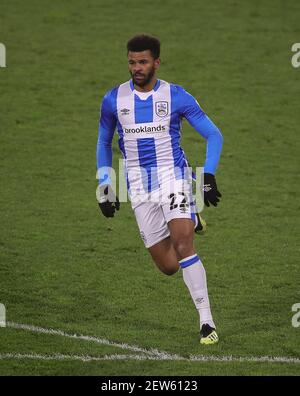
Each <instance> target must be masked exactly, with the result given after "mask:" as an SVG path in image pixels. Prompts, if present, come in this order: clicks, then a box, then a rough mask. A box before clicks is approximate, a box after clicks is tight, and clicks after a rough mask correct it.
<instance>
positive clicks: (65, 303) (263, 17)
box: [0, 0, 300, 375]
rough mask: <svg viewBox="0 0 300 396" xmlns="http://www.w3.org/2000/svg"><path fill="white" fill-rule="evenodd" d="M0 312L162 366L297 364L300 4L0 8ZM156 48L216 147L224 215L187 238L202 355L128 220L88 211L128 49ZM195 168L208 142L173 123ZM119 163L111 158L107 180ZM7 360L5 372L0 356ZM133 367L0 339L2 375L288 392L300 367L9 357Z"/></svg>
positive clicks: (29, 337)
mask: <svg viewBox="0 0 300 396" xmlns="http://www.w3.org/2000/svg"><path fill="white" fill-rule="evenodd" d="M0 9H1V12H0V42H2V43H3V44H5V46H6V55H7V60H6V64H7V67H6V68H0V108H1V111H0V136H1V144H0V150H1V155H0V162H1V168H0V169H1V172H0V174H1V194H0V213H1V234H0V260H1V265H0V303H3V304H5V306H6V314H7V320H8V322H14V323H19V324H27V325H33V326H39V327H42V328H45V329H49V328H53V329H57V330H61V331H64V332H66V333H70V334H74V333H76V334H83V335H90V336H94V337H98V338H102V339H107V340H110V341H112V342H114V343H126V344H128V345H137V346H139V347H140V348H143V349H151V348H157V349H158V350H162V351H165V352H168V353H170V354H177V355H179V356H181V357H185V358H188V357H189V356H191V355H204V356H207V357H210V356H211V357H216V356H219V357H226V356H227V357H228V356H233V357H244V358H247V357H253V356H254V357H262V356H269V357H282V356H284V357H290V358H299V355H300V327H298V328H296V327H293V326H292V316H293V312H292V308H291V307H292V305H293V304H295V303H300V290H299V283H300V282H299V280H300V279H299V278H300V277H299V240H298V237H299V194H300V191H299V185H300V183H299V124H300V118H299V114H300V112H299V97H300V96H299V94H300V68H293V67H292V65H291V57H292V52H291V47H292V45H293V43H295V42H300V28H299V16H300V4H299V1H297V0H291V1H289V2H283V1H279V0H263V1H258V0H257V1H251V2H250V1H244V2H239V1H237V0H229V1H221V0H216V1H214V2H210V1H196V0H193V1H189V2H186V1H183V0H174V1H172V0H167V1H158V0H153V1H151V2H140V1H135V0H127V1H117V0H101V1H96V0H88V1H83V0H82V1H80V0H73V1H70V2H61V1H58V0H51V1H50V0H44V1H38V0H28V1H26V2H24V1H21V0H12V1H11V0H9V1H8V0H2V1H1V6H0ZM139 32H147V33H150V34H154V35H157V36H158V37H160V39H161V41H162V54H161V55H162V56H161V57H162V65H161V69H160V72H159V77H160V78H162V79H165V80H167V81H170V82H174V83H177V84H180V85H183V86H184V87H185V88H186V89H187V90H188V91H190V92H191V93H192V94H193V95H194V96H195V97H197V99H198V101H199V103H200V104H201V106H202V107H203V109H204V110H205V111H206V112H207V114H208V115H209V116H210V117H211V118H212V120H213V121H214V122H215V123H216V124H217V125H218V126H219V127H220V129H221V130H222V133H223V135H224V149H223V154H222V158H221V162H220V165H219V169H218V173H217V181H218V186H219V188H220V191H221V192H222V193H223V199H222V203H221V205H220V206H219V207H218V208H216V209H215V208H208V209H205V211H204V217H205V219H206V221H207V224H208V229H207V233H206V235H204V236H202V237H196V241H195V244H196V247H197V252H198V254H199V255H200V257H201V258H202V260H203V263H204V265H205V267H206V271H207V277H208V287H209V293H210V300H211V305H212V310H213V314H214V318H215V321H216V324H217V326H218V332H219V336H220V343H219V344H218V345H217V346H213V347H203V346H200V345H199V343H198V317H197V312H196V311H195V309H194V306H193V304H192V301H191V299H190V296H189V294H188V290H187V289H186V287H185V285H184V284H183V281H182V274H181V273H180V272H179V273H178V274H176V275H175V276H173V277H166V276H164V275H162V274H161V273H159V271H158V270H157V269H156V268H155V266H154V264H153V263H152V262H151V260H150V256H149V254H148V252H147V251H146V250H145V248H144V246H143V243H142V241H141V240H140V237H139V234H138V230H137V225H136V222H135V219H134V216H133V213H132V211H131V208H130V203H127V204H122V205H121V210H120V212H119V213H118V214H117V216H116V217H115V218H114V219H113V220H111V219H106V218H104V217H102V216H100V213H98V207H97V203H96V199H95V190H96V185H97V183H96V179H95V176H96V166H95V145H96V140H97V126H98V111H99V104H100V101H101V98H102V96H103V94H104V93H105V92H106V91H107V90H108V89H110V88H111V87H113V86H114V85H116V84H118V83H120V82H123V81H126V80H127V79H128V77H129V75H128V71H127V63H126V51H125V44H126V41H127V39H128V38H130V37H131V36H132V35H134V34H136V33H139ZM182 145H183V148H184V150H185V152H186V154H187V155H188V158H189V160H190V162H191V163H192V165H193V166H196V165H198V166H201V165H202V164H203V159H204V155H205V141H204V140H203V139H202V138H201V137H200V136H199V135H198V134H197V133H196V132H194V131H193V130H192V128H191V127H190V126H189V125H188V124H187V123H185V124H184V131H183V136H182ZM119 157H120V154H119V151H118V149H117V144H116V139H115V141H114V164H115V166H117V165H118V158H119ZM8 353H10V354H13V355H11V357H10V358H8V357H7V355H6V358H5V355H4V354H8ZM58 353H60V354H64V355H72V356H73V355H77V356H80V355H82V356H86V355H88V356H94V357H101V356H104V355H111V354H133V353H134V352H132V351H128V350H126V351H124V350H120V349H118V348H117V347H115V346H107V345H101V344H97V343H93V342H84V341H81V340H78V339H71V338H66V337H62V336H59V335H50V334H42V333H35V332H31V331H25V330H22V329H15V328H12V327H9V326H8V327H6V328H0V356H1V359H0V374H2V375H15V374H25V375H32V374H62V375H63V374H66V375H69V374H70V375H71V374H75V375H89V374H91V375H133V374H134V375H217V374H223V375H227V374H230V375H232V374H233V375H299V374H300V365H299V363H298V364H297V363H296V364H295V363H293V364H292V363H271V362H250V361H249V362H248V361H243V362H236V361H234V362H215V361H211V362H195V361H194V362H193V361H190V360H187V361H184V360H183V361H176V360H167V361H152V360H142V361H138V360H126V359H125V360H123V361H117V360H112V361H90V362H83V361H74V360H72V359H71V358H70V359H69V360H68V359H67V360H63V361H59V360H51V361H48V360H42V359H29V358H27V359H25V358H24V359H16V358H13V356H15V355H14V354H40V355H42V356H50V355H51V356H53V355H54V354H58Z"/></svg>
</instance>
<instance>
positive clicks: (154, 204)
mask: <svg viewBox="0 0 300 396" xmlns="http://www.w3.org/2000/svg"><path fill="white" fill-rule="evenodd" d="M160 192H161V191H160ZM157 193H158V192H157ZM154 195H155V194H154ZM163 195H164V198H163V199H160V200H155V199H152V200H151V199H150V200H144V202H140V203H139V204H137V205H134V206H133V210H134V214H135V217H136V221H137V224H138V227H139V230H140V234H141V238H142V240H143V241H144V244H145V246H146V248H149V247H151V246H153V245H155V244H156V243H158V242H160V241H162V240H163V239H165V238H167V237H168V236H169V235H170V232H169V228H168V222H169V221H171V220H172V219H191V220H193V221H195V205H194V201H193V194H192V191H191V188H189V187H187V186H185V188H184V189H183V188H182V181H180V182H178V183H176V184H175V186H173V190H172V192H170V191H168V193H167V194H163Z"/></svg>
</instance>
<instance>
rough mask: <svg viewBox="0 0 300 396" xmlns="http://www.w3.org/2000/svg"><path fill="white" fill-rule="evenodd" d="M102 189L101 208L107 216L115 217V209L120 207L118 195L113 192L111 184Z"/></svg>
mask: <svg viewBox="0 0 300 396" xmlns="http://www.w3.org/2000/svg"><path fill="white" fill-rule="evenodd" d="M99 189H100V194H99V195H100V197H99V202H98V204H99V208H100V210H101V212H102V213H103V215H104V216H105V217H114V215H115V210H119V209H120V202H119V199H118V197H117V196H116V195H115V193H114V192H113V189H112V188H111V186H110V185H109V184H105V185H103V186H101V187H99Z"/></svg>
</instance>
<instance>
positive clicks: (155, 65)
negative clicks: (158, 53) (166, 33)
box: [154, 58, 160, 69]
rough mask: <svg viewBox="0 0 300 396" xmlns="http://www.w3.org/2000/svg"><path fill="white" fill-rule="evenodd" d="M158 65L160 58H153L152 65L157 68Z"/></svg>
mask: <svg viewBox="0 0 300 396" xmlns="http://www.w3.org/2000/svg"><path fill="white" fill-rule="evenodd" d="M159 66H160V58H157V59H154V67H155V69H158V68H159Z"/></svg>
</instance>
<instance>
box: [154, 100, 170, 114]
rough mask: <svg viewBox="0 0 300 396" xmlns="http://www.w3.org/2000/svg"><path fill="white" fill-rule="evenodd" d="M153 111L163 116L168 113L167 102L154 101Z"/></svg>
mask: <svg viewBox="0 0 300 396" xmlns="http://www.w3.org/2000/svg"><path fill="white" fill-rule="evenodd" d="M155 113H156V115H158V116H159V117H165V116H167V115H168V114H169V103H168V102H166V101H163V100H161V101H159V102H155Z"/></svg>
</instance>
